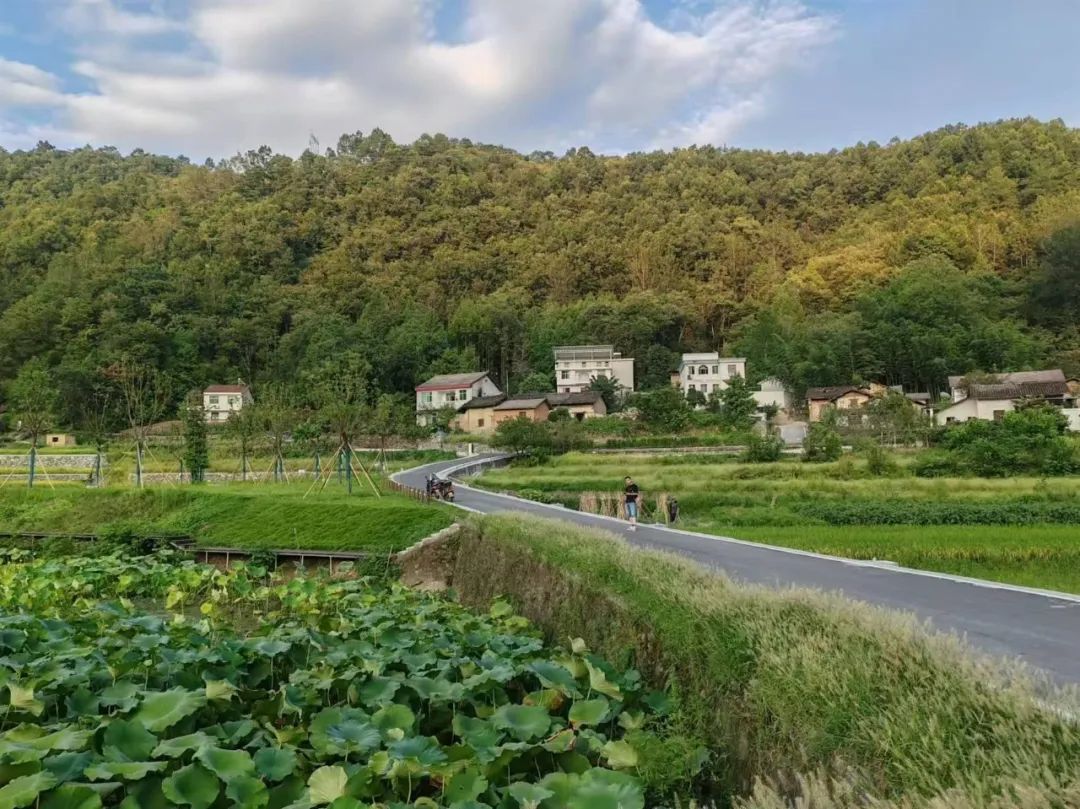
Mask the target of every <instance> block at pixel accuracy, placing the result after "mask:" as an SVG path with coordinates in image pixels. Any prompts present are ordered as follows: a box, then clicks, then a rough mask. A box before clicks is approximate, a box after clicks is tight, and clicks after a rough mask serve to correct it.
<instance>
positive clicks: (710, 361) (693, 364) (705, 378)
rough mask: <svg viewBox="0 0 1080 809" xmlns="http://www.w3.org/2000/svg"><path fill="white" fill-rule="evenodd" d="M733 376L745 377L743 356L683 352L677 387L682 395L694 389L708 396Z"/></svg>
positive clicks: (708, 352)
mask: <svg viewBox="0 0 1080 809" xmlns="http://www.w3.org/2000/svg"><path fill="white" fill-rule="evenodd" d="M735 376H741V377H742V378H743V379H745V378H746V360H745V359H744V358H743V357H721V356H720V355H719V354H718V353H717V352H715V351H706V352H702V353H698V354H683V355H682V362H680V363H679V375H678V380H677V387H678V388H679V389H680V390H681V391H682V392H683V395H684V396H685V395H686V394H688V393H689V392H690V391H692V390H696V391H700V392H701V393H704V394H705V396H706V398H708V397H709V396H711V395H712V394H713V393H719V392H720V391H722V390H723V389H724V388H726V387H727V384H728V380H729V379H731V378H732V377H735Z"/></svg>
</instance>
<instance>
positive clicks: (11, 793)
mask: <svg viewBox="0 0 1080 809" xmlns="http://www.w3.org/2000/svg"><path fill="white" fill-rule="evenodd" d="M56 784H57V780H56V776H55V775H53V774H52V773H51V772H49V771H48V770H42V771H41V772H36V773H34V774H33V775H24V776H22V777H21V778H15V779H14V780H12V781H10V782H8V783H7V784H6V785H5V786H3V787H0V809H19V807H22V806H29V805H30V804H32V803H35V802H36V801H37V799H38V795H40V794H41V793H42V792H44V791H45V790H47V789H52V788H53V787H54V786H56Z"/></svg>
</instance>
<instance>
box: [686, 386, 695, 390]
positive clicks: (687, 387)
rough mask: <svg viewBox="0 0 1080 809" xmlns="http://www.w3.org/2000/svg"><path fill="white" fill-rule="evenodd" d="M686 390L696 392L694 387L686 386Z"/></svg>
mask: <svg viewBox="0 0 1080 809" xmlns="http://www.w3.org/2000/svg"><path fill="white" fill-rule="evenodd" d="M686 389H687V390H697V388H696V387H694V385H687V386H686Z"/></svg>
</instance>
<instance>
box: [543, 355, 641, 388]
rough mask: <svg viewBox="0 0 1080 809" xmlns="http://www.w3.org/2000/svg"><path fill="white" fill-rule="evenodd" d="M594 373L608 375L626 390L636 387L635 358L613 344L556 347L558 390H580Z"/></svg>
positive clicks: (598, 375)
mask: <svg viewBox="0 0 1080 809" xmlns="http://www.w3.org/2000/svg"><path fill="white" fill-rule="evenodd" d="M593 377H609V378H611V379H614V380H615V381H616V382H618V383H619V385H620V386H621V387H622V388H624V389H625V390H628V391H630V390H633V389H634V359H633V357H624V356H623V355H622V354H620V353H619V352H618V351H616V350H615V347H614V346H558V347H556V348H555V387H556V388H557V390H558V392H559V393H581V392H582V391H584V390H585V389H586V388H588V387H589V384H590V383H591V382H592V379H593Z"/></svg>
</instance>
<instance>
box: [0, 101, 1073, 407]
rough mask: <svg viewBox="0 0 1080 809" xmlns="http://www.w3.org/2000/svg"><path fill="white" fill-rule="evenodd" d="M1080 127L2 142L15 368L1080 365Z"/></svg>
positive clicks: (421, 370)
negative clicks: (629, 137) (206, 143)
mask: <svg viewBox="0 0 1080 809" xmlns="http://www.w3.org/2000/svg"><path fill="white" fill-rule="evenodd" d="M1078 187H1080V131H1077V130H1074V129H1069V128H1067V127H1066V126H1065V125H1063V124H1062V123H1060V122H1050V123H1040V122H1037V121H1033V120H1017V121H1006V122H1000V123H996V124H990V125H982V126H975V127H964V126H953V127H948V128H945V129H941V130H939V131H936V132H933V133H930V134H927V135H924V136H922V137H918V138H915V139H913V140H910V141H907V142H892V143H889V144H888V145H879V144H876V143H870V144H860V145H858V146H855V147H852V148H849V149H844V150H842V151H837V152H832V153H829V154H811V155H807V154H776V153H769V152H762V151H747V150H727V149H717V148H713V147H703V148H691V149H682V150H678V151H674V152H670V153H663V152H657V153H650V154H633V155H628V156H625V157H599V156H597V155H595V154H593V153H592V152H590V151H589V150H588V149H587V148H581V149H577V150H571V151H570V152H568V153H567V154H566V155H564V156H562V157H555V156H554V155H551V154H546V153H544V154H532V155H528V156H525V155H521V154H517V153H515V152H512V151H509V150H506V149H501V148H496V147H490V146H480V145H476V144H472V143H470V142H468V141H462V140H453V139H449V138H447V137H444V136H441V135H436V136H432V137H423V138H421V139H420V140H418V141H417V142H416V143H413V144H411V145H397V144H394V143H393V142H392V141H391V140H390V139H389V138H388V137H387V136H386V135H385V134H383V133H382V132H380V131H378V130H376V131H374V132H372V133H370V134H368V135H366V136H364V135H360V134H359V133H358V134H357V135H352V136H346V137H343V138H342V139H341V141H340V142H339V144H338V146H337V148H335V149H333V150H327V153H326V154H323V155H316V154H313V153H307V154H305V155H303V156H302V157H300V158H299V159H292V158H289V157H286V156H283V155H275V154H273V153H271V151H270V150H268V149H266V148H263V149H259V150H256V151H252V152H249V153H247V154H246V155H239V156H237V157H236V158H234V159H231V160H226V161H223V162H221V163H219V164H217V165H207V166H194V165H191V164H190V163H189V162H188V161H186V160H184V159H182V158H181V159H174V158H170V157H161V156H155V155H151V154H147V153H143V152H136V153H134V154H132V155H129V156H122V155H120V154H119V153H117V152H116V151H114V150H111V149H89V148H87V149H81V150H76V151H73V152H63V151H59V150H56V149H53V148H51V147H49V146H48V145H47V144H43V145H42V146H40V147H39V148H37V149H35V150H33V151H29V152H15V153H7V152H0V345H2V346H3V347H4V351H3V352H2V353H0V384H2V383H3V382H5V381H9V380H11V379H12V378H13V377H14V376H15V374H16V373H17V372H18V370H19V369H20V367H22V366H23V365H24V364H25V363H26V362H27V361H28V360H30V359H31V358H35V357H38V358H41V360H42V361H43V362H44V363H46V364H47V365H48V366H50V367H51V368H53V369H55V370H56V372H57V378H58V379H59V381H60V384H61V386H62V388H63V397H62V398H63V401H62V405H63V408H62V414H61V415H62V416H65V417H66V419H67V421H69V422H74V421H77V413H78V409H79V408H78V405H79V402H80V400H81V399H82V398H83V396H84V394H85V391H86V390H87V388H88V386H90V385H93V384H94V383H95V381H96V380H97V379H99V377H100V376H101V371H102V369H104V368H107V367H109V366H110V365H111V364H113V363H116V362H117V361H119V359H120V358H122V357H126V358H128V359H129V360H131V361H134V362H145V363H148V364H150V365H153V366H156V367H157V368H159V369H161V370H162V371H164V372H166V373H167V374H168V375H169V376H170V377H172V378H173V380H174V381H175V385H174V390H175V391H177V396H178V397H179V396H180V395H182V393H183V392H184V391H186V390H187V389H189V388H191V387H194V386H198V385H202V384H204V383H207V382H210V381H222V380H232V379H235V378H236V377H242V378H244V379H245V380H246V381H249V382H254V383H260V382H266V381H285V382H289V383H292V384H295V385H296V386H297V387H298V388H299V389H300V390H301V391H302V392H303V391H308V392H310V391H313V390H317V389H320V387H323V386H324V385H325V384H327V383H328V381H331V380H333V381H335V382H338V383H340V380H341V379H343V378H345V379H347V380H349V383H350V384H351V385H353V387H354V389H356V388H363V389H364V390H366V391H367V392H368V395H370V396H374V395H375V394H376V393H378V392H395V391H408V390H410V389H411V387H412V386H413V384H414V383H415V382H416V380H417V379H419V378H420V377H423V376H424V375H425V374H428V373H432V372H452V371H460V370H465V369H472V368H476V367H480V368H488V369H490V370H492V371H493V372H494V373H495V375H496V377H497V379H498V381H499V382H500V383H502V384H508V385H509V386H510V387H516V386H521V385H525V384H526V383H528V384H533V383H535V382H536V381H537V376H536V374H543V375H546V374H549V373H550V371H551V367H552V360H551V356H550V348H551V346H552V345H553V344H559V343H575V342H589V341H602V342H611V343H614V344H616V345H617V346H618V347H619V348H620V349H621V350H622V351H623V352H624V353H625V354H626V355H631V356H635V357H636V358H637V360H638V369H637V372H638V380H639V385H641V386H643V387H649V386H656V385H662V384H666V382H667V374H668V372H669V370H670V367H671V365H672V362H673V357H674V354H675V352H679V351H682V350H691V349H713V348H720V349H722V350H725V351H732V352H735V351H737V352H740V353H744V354H746V355H747V356H748V357H749V358H750V361H751V366H750V367H751V369H752V372H753V373H754V374H755V375H756V374H777V375H779V376H781V377H782V378H784V379H785V380H786V381H788V382H789V383H791V384H792V385H793V386H794V387H795V388H796V389H799V388H801V387H804V386H806V385H810V384H825V383H835V382H844V381H847V380H854V379H859V378H873V379H880V380H882V381H885V382H889V383H894V384H905V385H907V386H909V387H911V388H921V389H930V390H931V391H935V390H939V389H940V388H941V387H942V386H943V384H944V377H945V375H946V374H947V373H963V372H966V371H969V370H973V369H983V370H995V369H1004V368H1014V367H1021V366H1027V365H1034V364H1044V363H1047V364H1053V365H1062V366H1065V367H1066V368H1067V369H1068V370H1070V371H1071V372H1073V373H1075V372H1077V371H1078V370H1080V335H1078V331H1077V326H1076V323H1077V322H1078V320H1080V230H1078V229H1077V222H1078V221H1080V191H1077V190H1076V189H1077V188H1078Z"/></svg>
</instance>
